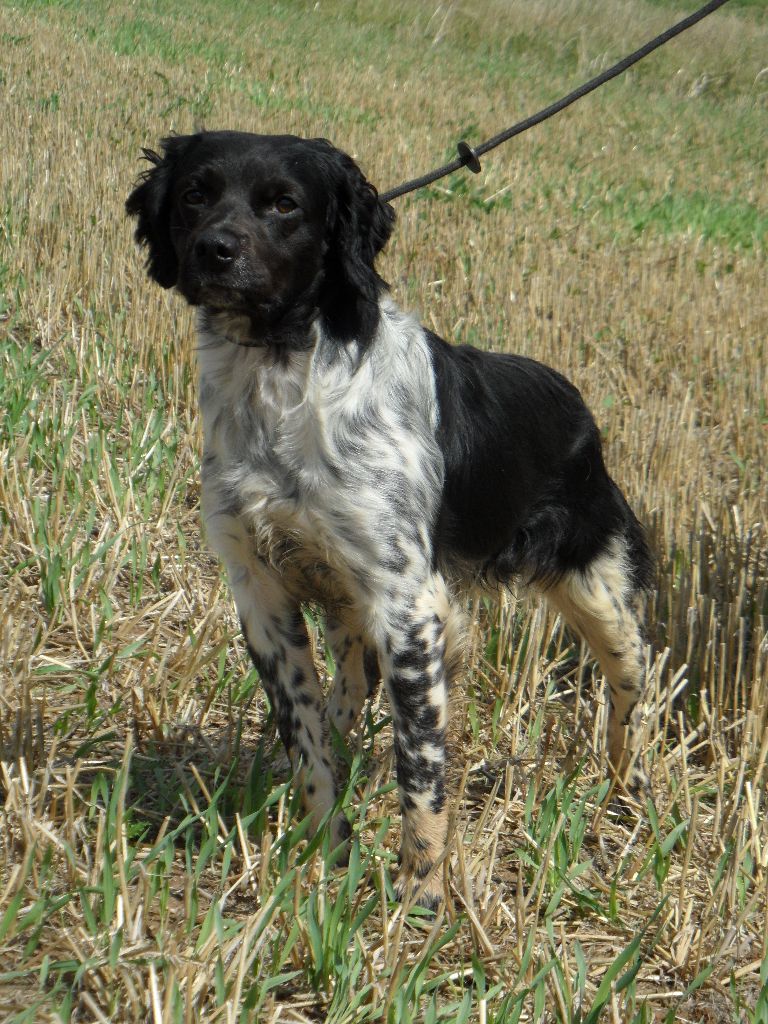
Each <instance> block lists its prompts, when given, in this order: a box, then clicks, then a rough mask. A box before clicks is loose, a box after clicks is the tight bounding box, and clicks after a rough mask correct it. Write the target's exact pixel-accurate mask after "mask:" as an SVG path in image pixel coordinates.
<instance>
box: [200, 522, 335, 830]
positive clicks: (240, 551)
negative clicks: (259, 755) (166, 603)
mask: <svg viewBox="0 0 768 1024" xmlns="http://www.w3.org/2000/svg"><path fill="white" fill-rule="evenodd" d="M212 527H214V529H212ZM208 533H209V538H210V539H211V541H212V543H213V544H214V545H215V547H216V549H217V550H218V552H219V554H220V556H221V557H222V559H223V560H224V562H225V564H226V566H227V570H228V573H229V581H230V586H231V588H232V593H233V595H234V598H235V604H236V606H237V610H238V613H239V615H240V622H241V624H242V627H243V635H244V637H245V641H246V644H247V647H248V652H249V654H250V655H251V659H252V661H253V664H254V666H255V667H256V669H257V671H258V673H259V675H260V677H261V681H262V683H263V684H264V688H265V690H266V692H267V696H268V697H269V702H270V704H271V706H272V710H273V713H274V716H275V722H276V724H277V730H278V733H279V735H280V739H281V740H282V741H283V744H284V746H285V749H286V751H287V753H288V756H289V757H290V759H291V763H292V765H293V767H294V771H295V772H296V773H297V777H298V781H299V785H300V786H301V789H302V797H303V802H304V806H305V809H306V812H307V813H308V814H310V815H311V817H312V822H313V825H314V826H315V827H317V825H318V824H319V823H320V821H321V820H322V818H323V817H324V815H325V814H326V813H327V812H328V811H329V810H330V808H331V807H332V806H333V804H334V802H335V800H336V783H335V778H334V772H333V767H332V754H331V747H330V740H329V730H328V723H327V718H326V712H325V701H324V697H323V692H322V689H321V687H320V683H319V680H318V678H317V672H316V670H315V665H314V661H313V657H312V649H311V646H310V642H309V636H308V634H307V628H306V625H305V622H304V617H303V615H302V612H301V608H300V607H299V605H298V604H297V603H296V602H295V601H294V600H293V599H292V598H291V597H290V596H289V595H288V594H287V593H286V591H285V589H284V587H283V585H282V582H281V580H280V576H279V574H278V573H277V572H276V571H275V570H274V569H273V568H272V567H271V566H269V565H267V564H266V563H264V562H263V561H262V560H261V559H259V558H258V557H257V556H255V555H254V554H253V553H252V551H251V544H250V538H249V536H248V534H247V531H246V530H245V528H244V527H243V525H242V523H241V522H240V520H239V519H238V518H237V517H234V516H223V515H219V516H216V517H215V519H213V520H211V519H209V520H208ZM348 835H349V823H348V822H347V820H346V818H345V817H344V816H343V815H337V817H336V818H335V819H334V822H333V825H332V834H331V841H332V845H333V846H334V847H335V846H337V845H339V844H340V843H341V842H343V841H344V840H345V839H346V838H347V836H348Z"/></svg>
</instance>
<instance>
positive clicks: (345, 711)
mask: <svg viewBox="0 0 768 1024" xmlns="http://www.w3.org/2000/svg"><path fill="white" fill-rule="evenodd" d="M326 637H327V640H328V643H329V644H330V646H331V650H332V651H333V656H334V659H335V661H336V674H335V675H334V677H333V689H332V691H331V698H330V701H329V703H328V721H329V722H330V723H331V724H332V725H334V726H335V727H336V728H337V729H338V730H339V732H340V733H341V735H342V736H346V735H347V733H348V732H349V731H350V729H352V728H353V727H354V725H355V723H356V722H357V720H358V719H359V717H360V712H361V711H362V708H363V704H364V703H365V700H366V698H367V697H372V696H373V695H374V693H375V692H376V689H377V687H378V685H379V680H380V673H379V659H378V656H377V654H376V649H375V648H374V647H372V646H371V645H370V644H369V643H366V640H365V637H364V635H363V632H362V629H358V628H355V629H350V628H349V627H348V626H346V625H343V624H342V623H341V622H339V621H338V620H336V619H329V620H328V625H327V629H326Z"/></svg>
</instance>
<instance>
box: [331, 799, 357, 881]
mask: <svg viewBox="0 0 768 1024" xmlns="http://www.w3.org/2000/svg"><path fill="white" fill-rule="evenodd" d="M351 835H352V826H351V825H350V824H349V821H348V820H347V817H346V815H345V814H342V813H340V814H337V815H336V816H335V817H334V818H333V820H332V821H331V830H330V837H331V857H330V861H331V863H332V865H333V867H335V868H345V867H346V866H347V864H349V841H350V837H351Z"/></svg>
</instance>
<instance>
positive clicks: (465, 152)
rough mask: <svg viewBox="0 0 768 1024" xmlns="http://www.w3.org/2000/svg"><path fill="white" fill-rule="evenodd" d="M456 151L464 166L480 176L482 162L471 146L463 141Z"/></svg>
mask: <svg viewBox="0 0 768 1024" xmlns="http://www.w3.org/2000/svg"><path fill="white" fill-rule="evenodd" d="M456 150H457V152H458V154H459V160H461V163H462V166H464V167H468V168H469V169H470V171H472V173H473V174H479V173H480V160H479V159H478V156H477V153H476V152H475V151H474V149H472V147H471V146H470V144H469V143H468V142H465V141H464V140H463V139H462V140H461V142H460V143H459V144H458V145H457V146H456Z"/></svg>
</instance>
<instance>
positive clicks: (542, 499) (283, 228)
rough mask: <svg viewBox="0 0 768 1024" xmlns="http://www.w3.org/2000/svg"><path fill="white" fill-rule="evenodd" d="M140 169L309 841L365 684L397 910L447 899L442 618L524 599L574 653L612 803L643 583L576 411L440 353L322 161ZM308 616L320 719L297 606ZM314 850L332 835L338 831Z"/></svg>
mask: <svg viewBox="0 0 768 1024" xmlns="http://www.w3.org/2000/svg"><path fill="white" fill-rule="evenodd" d="M161 148H162V153H160V154H158V153H157V152H154V151H152V150H144V153H145V156H146V157H147V158H148V160H149V162H150V164H151V167H150V168H149V170H148V171H146V172H145V173H144V174H143V175H142V176H141V178H140V179H139V181H138V182H137V184H136V187H135V188H134V190H133V192H132V193H131V195H130V197H129V198H128V200H127V203H126V208H127V212H128V213H129V214H130V215H131V216H133V217H135V218H137V222H136V229H135V237H136V240H137V242H138V243H139V244H140V245H142V246H144V247H146V252H147V264H146V265H147V271H148V274H149V276H150V277H151V278H152V279H154V280H155V281H156V282H157V283H158V284H160V285H161V286H162V287H164V288H174V287H175V288H176V289H177V290H178V291H179V292H180V293H181V295H182V296H183V297H184V298H185V299H186V300H187V302H188V303H190V304H191V305H192V306H195V307H196V308H197V310H198V313H197V332H198V341H199V347H198V361H199V372H200V388H199V400H200V405H201V411H202V419H203V434H204V452H203V457H202V468H201V476H202V499H201V504H202V511H203V517H204V522H205V528H206V531H207V536H208V539H209V542H210V544H211V545H212V546H213V548H214V549H215V550H216V551H217V553H218V555H219V556H220V558H221V560H222V562H223V563H224V565H225V567H226V569H227V572H228V575H229V581H230V585H231V588H232V592H233V594H234V599H235V604H236V606H237V611H238V613H239V616H240V621H241V623H242V630H243V634H244V638H245V642H246V644H247V647H248V651H249V653H250V656H251V658H252V660H253V664H254V665H255V667H256V669H257V670H258V673H259V675H260V678H261V680H262V682H263V685H264V687H265V688H266V692H267V695H268V697H269V701H270V704H271V707H272V709H273V713H274V718H275V721H276V724H277V729H278V732H279V735H280V737H281V739H282V742H283V744H284V745H285V748H286V751H287V752H288V755H289V756H290V759H291V762H292V763H293V765H294V768H295V770H296V773H297V777H298V779H299V784H300V785H301V787H302V792H303V800H304V804H305V807H306V810H307V812H308V813H309V814H310V815H311V816H312V820H313V823H314V825H315V826H317V825H318V824H319V823H320V822H321V821H322V820H323V819H324V817H325V816H326V815H327V814H329V812H331V810H332V808H333V807H334V804H335V802H336V799H337V786H336V780H335V770H334V764H333V759H332V754H331V744H330V726H331V725H333V726H335V727H336V729H338V731H339V733H341V734H342V735H345V734H346V733H348V732H349V730H350V729H351V728H352V727H353V725H354V724H355V722H356V721H357V719H358V717H359V715H360V712H361V710H362V707H363V704H364V702H365V700H366V698H367V697H368V696H369V695H370V694H371V693H372V692H373V690H374V688H375V687H376V685H377V684H378V682H379V679H380V678H381V679H383V681H384V684H385V686H386V691H387V694H388V697H389V702H390V706H391V711H392V720H393V728H394V750H395V760H396V769H397V781H398V790H399V799H400V807H401V812H402V839H401V851H400V872H399V877H398V895H399V897H400V898H403V897H404V896H406V895H407V894H415V895H416V896H418V897H419V898H420V902H422V903H423V904H424V905H426V906H431V907H434V906H436V905H437V903H438V902H439V900H440V898H441V893H442V883H441V881H440V879H438V877H437V875H438V874H439V872H436V871H435V870H434V867H435V864H436V862H438V860H439V859H440V857H441V854H442V853H443V851H444V848H445V844H446V839H447V835H446V832H447V803H446V800H447V797H446V729H447V726H448V711H447V702H448V693H449V688H450V686H451V683H452V681H453V679H454V678H455V677H456V675H457V674H458V672H459V670H460V668H461V664H462V643H461V640H462V628H461V614H460V612H459V611H458V608H459V603H460V602H459V601H458V599H457V595H460V594H461V593H463V592H465V590H466V588H470V587H475V586H477V585H481V586H485V587H486V588H488V589H490V590H495V591H498V590H499V588H504V587H506V586H508V585H511V584H512V583H514V582H515V581H522V582H523V583H525V584H527V585H528V586H529V587H532V588H534V590H536V591H538V592H539V593H541V594H543V595H544V596H545V598H547V599H548V600H549V601H551V602H552V604H553V605H554V607H555V608H556V609H557V610H558V611H559V612H560V613H561V614H562V615H563V617H564V618H565V620H566V621H567V622H568V623H569V624H570V625H571V626H572V627H574V628H575V630H576V631H577V632H578V633H579V634H580V635H581V636H582V637H583V638H584V639H585V640H586V642H587V643H588V644H589V645H590V647H591V649H592V651H593V653H594V654H595V655H596V657H597V659H598V661H599V664H600V667H601V670H602V672H603V674H604V675H605V678H606V680H607V686H608V691H607V692H608V696H609V713H608V723H607V752H608V760H609V764H610V767H611V770H612V771H613V772H614V773H616V774H617V775H619V777H620V778H621V779H622V785H624V786H626V787H629V788H630V789H631V790H638V789H640V790H642V789H644V788H645V786H646V778H645V775H644V774H643V771H642V769H641V767H640V766H639V764H638V763H637V750H636V742H635V734H636V721H635V720H636V718H637V715H638V702H639V701H640V699H641V697H642V695H643V687H644V674H645V645H644V640H643V632H642V609H643V603H644V602H643V598H644V595H645V593H646V591H647V590H648V589H649V587H650V584H651V576H652V560H651V556H650V553H649V549H648V546H647V543H646V540H645V538H644V534H643V530H642V528H641V527H640V525H639V523H638V521H637V519H636V518H635V516H634V514H633V513H632V511H631V510H630V508H629V506H628V504H627V502H626V500H625V499H624V497H623V495H622V493H621V492H620V490H619V488H618V487H617V486H616V484H615V483H614V481H613V480H612V479H611V477H610V476H609V475H608V472H607V470H606V467H605V463H604V461H603V456H602V450H601V441H600V435H599V432H598V429H597V427H596V425H595V422H594V420H593V418H592V416H591V414H590V412H589V411H588V409H587V407H586V405H585V404H584V402H583V400H582V398H581V396H580V394H579V392H578V391H577V389H576V388H575V387H574V386H573V385H572V384H571V383H569V382H568V381H567V380H566V379H565V378H564V377H563V376H561V375H560V374H559V373H557V372H556V371H555V370H553V369H550V368H548V367H546V366H544V365H542V364H540V363H538V362H535V361H533V360H531V359H528V358H524V357H523V356H519V355H510V354H498V353H488V352H483V351H480V350H478V349H475V348H472V347H469V346H463V345H461V346H453V345H450V344H448V343H447V342H446V341H444V340H442V339H441V338H439V337H438V336H437V335H435V334H434V333H432V332H431V331H429V330H427V329H426V328H424V327H422V326H420V325H419V323H418V322H417V321H416V320H415V319H414V318H413V317H411V316H410V315H408V314H406V313H404V312H403V311H401V310H400V309H399V308H398V306H397V305H396V304H395V302H394V301H393V299H392V298H391V296H390V294H389V290H388V287H387V285H386V284H385V282H384V281H383V280H382V278H381V277H380V276H379V274H378V273H377V271H376V268H375V261H376V257H377V255H378V254H379V253H380V252H381V250H382V249H383V247H384V245H385V244H386V242H387V240H388V238H389V236H390V234H391V232H392V230H393V225H394V219H395V217H394V212H393V210H392V208H391V206H389V205H388V204H387V203H385V202H383V201H382V200H381V199H380V198H379V196H378V193H377V191H376V189H375V188H374V186H373V185H371V184H370V182H368V181H367V180H366V178H365V177H364V175H363V173H362V172H361V171H360V169H359V168H358V166H357V165H356V163H355V162H354V161H353V160H352V159H351V157H349V156H348V155H346V154H345V153H343V152H341V151H340V150H338V149H336V148H335V147H334V146H332V145H331V144H330V143H329V142H327V141H326V140H324V139H302V138H298V137H295V136H290V135H279V136H269V135H254V134H248V133H242V132H229V131H214V132H200V133H198V134H194V135H189V136H175V137H171V138H166V139H164V140H163V141H162V145H161ZM305 602H313V603H315V604H317V605H319V606H321V607H322V608H323V609H324V612H325V615H326V628H325V634H326V640H327V643H328V644H329V645H330V648H331V650H332V652H333V656H334V659H335V664H336V670H335V676H334V680H333V686H332V690H331V693H330V698H329V700H328V701H327V702H326V700H325V697H324V694H323V690H322V688H321V685H320V682H319V680H318V676H317V671H316V667H315V664H314V660H313V654H312V648H311V645H310V641H309V637H308V634H307V629H306V626H305V621H304V617H303V613H302V605H303V604H304V603H305ZM331 829H332V842H333V844H334V845H336V844H339V845H342V844H343V843H344V842H345V840H346V839H347V837H348V835H349V824H348V822H347V819H346V817H345V816H344V815H343V814H342V813H340V812H338V810H337V811H336V812H335V817H334V816H332V821H331Z"/></svg>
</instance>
